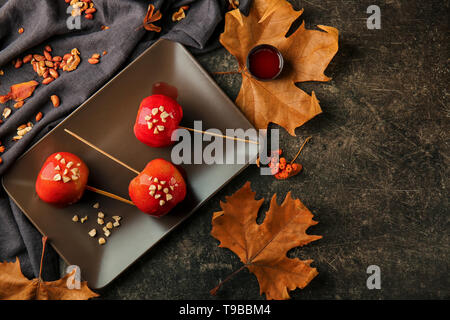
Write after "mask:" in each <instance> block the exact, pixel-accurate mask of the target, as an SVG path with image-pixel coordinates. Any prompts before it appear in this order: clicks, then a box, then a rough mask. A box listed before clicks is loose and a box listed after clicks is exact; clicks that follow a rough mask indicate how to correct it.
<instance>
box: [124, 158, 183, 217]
mask: <svg viewBox="0 0 450 320" xmlns="http://www.w3.org/2000/svg"><path fill="white" fill-rule="evenodd" d="M128 191H129V194H130V198H131V200H132V201H133V203H134V204H135V205H136V207H138V209H139V210H141V211H143V212H145V213H147V214H149V215H152V216H156V217H160V216H163V215H165V214H166V213H168V212H169V211H170V210H172V209H173V207H175V206H176V205H177V204H178V203H179V202H181V201H182V200H183V199H184V198H185V197H186V183H185V181H184V179H183V177H182V175H181V173H180V172H179V171H178V169H177V168H175V166H174V165H173V164H172V163H170V162H169V161H166V160H164V159H155V160H152V161H150V162H149V163H148V164H147V166H146V167H145V169H144V170H143V171H142V172H141V173H140V174H139V175H138V176H137V177H136V178H134V179H133V180H131V182H130V185H129V187H128Z"/></svg>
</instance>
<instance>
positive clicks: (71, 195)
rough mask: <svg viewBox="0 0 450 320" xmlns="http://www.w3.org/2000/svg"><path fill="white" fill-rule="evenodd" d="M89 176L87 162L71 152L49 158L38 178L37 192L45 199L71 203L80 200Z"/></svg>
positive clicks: (60, 153) (57, 203)
mask: <svg viewBox="0 0 450 320" xmlns="http://www.w3.org/2000/svg"><path fill="white" fill-rule="evenodd" d="M88 176H89V169H88V167H87V166H86V164H85V163H84V162H83V161H82V160H81V159H80V158H78V157H77V156H76V155H74V154H72V153H69V152H58V153H54V154H52V155H51V156H49V157H48V158H47V160H46V161H45V163H44V165H43V166H42V168H41V171H40V172H39V175H38V177H37V180H36V192H37V194H38V196H39V198H41V199H42V200H43V201H45V202H48V203H51V204H55V205H61V206H64V205H69V204H72V203H74V202H77V201H78V200H80V198H81V196H82V195H83V192H84V189H85V187H86V183H87V180H88Z"/></svg>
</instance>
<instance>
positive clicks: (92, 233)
mask: <svg viewBox="0 0 450 320" xmlns="http://www.w3.org/2000/svg"><path fill="white" fill-rule="evenodd" d="M96 234H97V230H95V229H92V230H91V231H89V235H90V236H91V237H95V235H96Z"/></svg>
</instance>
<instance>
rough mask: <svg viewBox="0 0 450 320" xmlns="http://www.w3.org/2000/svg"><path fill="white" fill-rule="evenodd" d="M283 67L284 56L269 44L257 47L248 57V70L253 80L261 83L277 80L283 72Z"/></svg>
mask: <svg viewBox="0 0 450 320" xmlns="http://www.w3.org/2000/svg"><path fill="white" fill-rule="evenodd" d="M283 65H284V60H283V55H282V54H281V52H280V51H279V50H278V49H277V48H275V47H274V46H271V45H269V44H260V45H257V46H256V47H254V48H253V49H252V50H250V52H249V53H248V56H247V70H248V71H249V73H250V74H251V75H252V77H253V78H255V79H257V80H260V81H270V80H274V79H275V78H277V77H278V76H279V75H280V73H281V71H282V70H283Z"/></svg>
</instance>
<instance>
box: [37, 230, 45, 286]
mask: <svg viewBox="0 0 450 320" xmlns="http://www.w3.org/2000/svg"><path fill="white" fill-rule="evenodd" d="M46 243H47V236H43V237H42V254H41V263H40V264H39V281H42V278H41V275H42V264H43V262H44V253H45V244H46Z"/></svg>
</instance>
